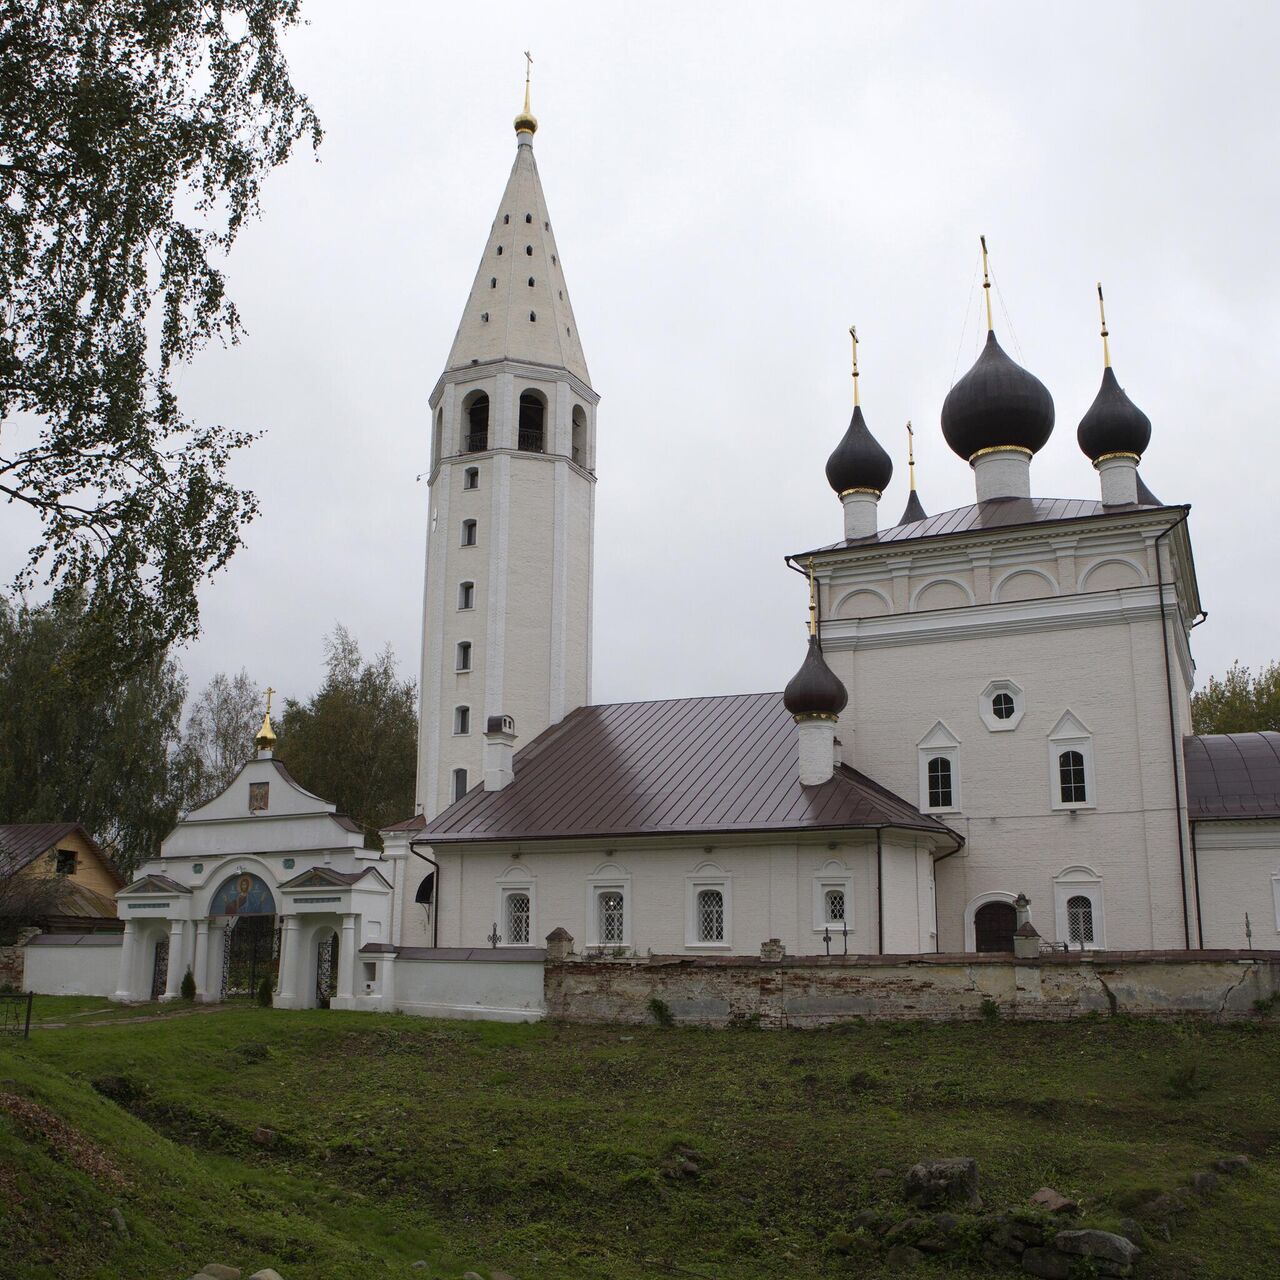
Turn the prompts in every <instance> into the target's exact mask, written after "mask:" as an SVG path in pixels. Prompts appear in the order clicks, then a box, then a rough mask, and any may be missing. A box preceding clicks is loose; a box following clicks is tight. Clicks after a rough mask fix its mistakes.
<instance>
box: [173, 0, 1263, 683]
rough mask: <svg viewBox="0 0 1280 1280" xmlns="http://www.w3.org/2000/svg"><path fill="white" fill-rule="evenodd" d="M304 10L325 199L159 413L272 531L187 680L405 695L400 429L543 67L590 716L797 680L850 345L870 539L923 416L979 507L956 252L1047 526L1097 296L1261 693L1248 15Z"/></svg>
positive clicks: (1074, 451)
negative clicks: (588, 455) (341, 652)
mask: <svg viewBox="0 0 1280 1280" xmlns="http://www.w3.org/2000/svg"><path fill="white" fill-rule="evenodd" d="M304 12H305V14H306V15H307V17H308V18H309V19H310V26H309V27H308V28H307V29H306V30H304V31H302V32H299V33H297V34H296V35H295V36H294V37H293V38H292V39H291V41H290V46H289V52H290V57H291V61H292V63H293V67H294V70H295V73H296V78H297V81H298V83H299V84H300V85H301V86H302V87H303V88H304V89H305V91H306V92H308V93H309V94H310V95H311V97H312V99H313V101H314V103H315V105H316V107H317V109H318V111H319V112H320V115H321V117H322V119H323V122H324V125H325V128H326V130H327V137H326V140H325V143H324V146H323V147H322V149H321V153H320V162H319V163H313V162H312V161H311V160H310V158H309V157H307V156H303V155H301V154H300V155H299V157H298V159H296V160H295V161H294V162H293V163H291V164H290V166H289V167H288V169H286V170H285V171H282V172H280V173H277V174H276V175H275V176H274V177H273V178H272V179H271V180H270V181H269V182H268V184H267V187H266V190H265V200H264V213H263V217H262V219H261V221H260V222H259V223H258V224H256V225H254V226H252V227H250V228H249V229H248V230H247V231H246V232H245V233H244V235H243V236H242V238H241V240H240V242H239V244H238V246H237V248H236V250H235V252H234V255H233V257H232V259H231V263H230V279H231V288H232V293H233V296H234V297H235V298H236V300H237V302H238V304H239V306H240V308H241V311H242V313H243V315H244V317H245V319H246V322H247V325H248V329H249V335H248V337H247V339H246V340H245V341H244V342H243V343H242V345H241V346H239V347H238V348H235V349H232V350H230V351H226V352H222V351H214V352H209V353H208V354H206V355H205V356H204V357H202V358H201V359H200V361H199V362H198V363H197V364H196V365H194V366H192V367H191V368H189V369H187V370H186V371H185V372H184V374H183V375H182V379H181V383H180V388H179V389H180V393H181V395H182V397H183V400H184V403H185V408H186V409H187V410H188V412H190V413H192V414H193V415H194V416H196V417H197V418H200V419H204V420H209V421H212V420H220V421H223V422H226V423H229V424H234V425H237V426H242V427H254V428H260V429H263V430H265V432H266V436H265V438H264V439H263V440H262V441H261V442H260V443H259V444H257V445H256V446H255V447H254V448H253V450H252V451H251V453H249V454H248V455H246V456H245V457H243V458H241V459H239V460H238V461H237V463H236V466H235V470H236V474H237V476H238V478H239V479H241V480H245V481H247V482H249V483H250V484H251V485H252V487H253V488H254V489H255V490H256V491H257V493H258V495H259V497H260V499H261V502H262V505H263V509H264V514H263V516H262V518H261V519H260V520H259V521H258V522H257V523H256V524H255V525H254V526H252V527H251V528H250V530H249V532H248V547H247V548H246V549H245V550H244V551H243V552H241V554H240V555H239V556H237V557H236V559H235V560H234V561H233V562H232V564H231V566H230V568H229V569H228V570H227V571H225V572H224V573H222V574H221V575H220V576H219V577H218V578H217V579H216V580H215V582H214V583H213V584H211V585H210V586H209V587H208V588H207V589H206V590H205V591H204V593H203V606H204V626H205V634H204V637H203V638H202V639H201V641H200V642H199V643H198V644H196V645H194V646H192V647H191V648H189V649H188V650H187V651H185V653H184V654H183V662H184V665H185V666H186V668H187V670H188V671H189V673H190V675H191V677H192V682H193V685H195V686H197V687H198V686H199V685H200V684H201V683H202V682H203V681H204V680H205V679H207V678H208V677H209V676H210V675H212V674H213V673H214V672H215V671H218V670H222V669H227V670H234V669H237V668H239V667H240V666H242V665H243V666H245V667H247V668H248V669H249V671H250V672H251V673H252V674H253V675H254V677H255V678H257V679H259V680H261V681H263V682H264V683H265V682H266V681H270V682H271V683H273V684H274V685H275V686H276V687H277V688H279V689H283V690H284V691H285V692H286V693H288V694H293V695H305V694H307V693H308V692H309V691H310V690H311V689H312V688H313V687H314V686H315V684H316V683H317V681H318V679H319V677H320V671H321V665H322V657H323V654H322V643H321V641H322V637H323V635H324V634H325V633H326V632H327V631H328V630H329V629H330V628H331V627H332V626H333V624H334V623H335V622H338V621H342V622H345V623H346V624H347V625H348V626H349V627H351V628H352V629H353V630H354V631H355V633H356V634H357V636H358V637H359V639H360V641H361V643H362V645H363V646H364V647H365V648H366V649H367V650H372V649H375V648H377V647H379V646H380V645H382V644H383V643H385V642H387V641H390V642H391V643H392V644H393V645H394V647H395V649H396V651H397V654H398V655H399V657H400V661H401V665H402V667H403V668H404V669H405V670H406V672H409V673H413V674H415V675H416V667H417V650H418V646H419V638H420V627H421V595H422V556H423V538H424V528H425V513H426V497H427V495H426V484H425V480H424V481H422V482H417V481H416V480H415V477H416V476H417V475H418V474H419V473H420V472H422V471H424V470H425V468H426V466H427V456H428V448H429V437H428V421H429V419H428V412H427V406H426V399H427V395H428V393H429V392H430V390H431V387H432V384H433V383H434V382H435V379H436V377H437V375H438V373H439V371H440V368H441V366H442V364H443V362H444V359H445V356H446V354H447V352H448V349H449V345H450V342H451V340H452V337H453V332H454V329H455V327H456V324H457V321H458V318H459V316H460V314H461V310H462V306H463V302H464V300H465V298H466V294H467V290H468V288H469V286H470V283H471V279H472V276H473V274H474V272H475V268H476V263H477V260H478V256H479V254H480V253H481V251H482V249H483V246H484V242H485V236H486V232H487V229H488V227H489V223H490V221H491V219H492V217H493V213H494V210H495V209H496V208H497V202H498V199H499V196H500V194H501V192H502V188H503V185H504V183H505V181H506V177H507V173H508V170H509V168H510V165H511V161H512V158H513V154H514V148H515V138H514V134H513V133H512V129H511V118H512V116H513V115H514V113H515V111H516V109H517V107H518V106H519V103H520V94H521V91H522V84H521V80H522V76H523V60H522V57H521V51H522V50H523V49H525V48H526V47H531V48H532V50H533V53H534V57H535V69H534V103H533V105H534V111H535V113H536V114H537V116H538V117H539V121H540V126H541V127H540V129H539V132H538V135H537V139H536V143H535V149H536V151H537V155H538V161H539V167H540V169H541V173H542V178H543V183H544V186H545V188H546V194H547V200H548V204H549V207H550V209H551V216H552V218H553V220H554V224H555V228H556V237H557V242H558V245H559V247H560V250H561V252H562V255H563V260H564V267H565V272H566V276H567V279H568V282H569V287H570V292H571V297H572V300H573V305H574V309H575V312H576V315H577V321H578V327H579V331H580V333H581V335H582V339H583V344H584V347H585V349H586V354H587V360H588V363H589V365H590V369H591V374H592V381H593V383H594V385H595V387H596V389H597V390H598V391H599V392H600V393H601V394H602V396H603V400H602V402H601V406H600V416H599V459H598V461H599V490H598V507H597V510H598V525H597V530H596V538H597V554H596V566H597V568H596V574H597V577H596V592H597V605H596V631H595V662H596V665H595V671H596V678H595V689H594V696H595V698H596V700H599V701H609V700H616V699H622V698H647V697H658V696H665V695H676V694H690V693H722V692H736V691H743V690H756V689H769V688H780V687H781V685H782V684H783V683H784V682H785V681H786V680H787V678H788V677H789V676H790V675H791V673H792V671H793V670H794V668H795V666H796V665H797V663H798V661H799V659H800V657H801V648H802V625H803V622H804V616H805V608H804V604H805V601H804V590H803V587H802V585H801V583H800V581H799V579H798V578H796V577H795V576H794V575H793V574H792V573H791V572H789V571H788V570H787V569H786V568H785V567H784V565H783V563H782V556H783V554H784V553H786V552H788V551H796V550H801V549H803V548H806V547H809V546H813V545H816V544H820V543H824V542H828V541H832V540H834V539H836V538H837V537H838V536H840V530H841V511H840V506H839V503H838V502H837V500H836V498H835V497H834V495H833V494H832V493H831V491H830V490H829V488H828V487H827V485H826V481H825V479H824V476H823V471H822V468H823V463H824V461H825V459H826V456H827V454H828V452H829V451H830V450H831V449H832V447H833V446H834V445H835V443H836V441H837V440H838V439H839V437H840V435H841V433H842V432H843V430H844V428H845V425H846V424H847V421H848V402H849V377H848V335H847V328H848V326H849V324H850V323H856V324H857V325H858V330H859V335H860V338H861V339H862V346H861V357H862V361H861V362H862V373H863V377H862V380H861V381H862V400H863V407H864V410H865V412H866V415H867V420H868V422H869V424H870V426H871V429H872V431H873V432H875V434H876V435H877V436H878V437H879V439H880V440H881V442H882V443H884V444H885V446H886V447H888V448H889V449H890V450H891V452H893V454H894V456H895V459H897V460H898V468H897V473H896V474H895V477H894V481H893V484H892V486H891V488H890V489H889V491H888V493H887V495H886V497H885V499H884V502H883V504H882V511H883V512H884V513H885V519H884V520H882V523H892V522H894V521H895V520H896V518H897V515H898V513H899V512H900V511H901V508H902V506H903V503H904V502H905V500H906V466H905V458H904V457H903V456H902V455H903V453H904V447H903V446H904V433H903V424H904V422H905V421H906V419H907V418H911V419H912V420H913V421H914V423H915V426H916V429H917V436H916V439H917V457H918V462H919V472H920V490H921V497H922V499H923V501H924V504H925V506H926V508H927V509H928V510H929V511H931V512H934V511H941V510H945V509H947V508H950V507H955V506H960V505H962V504H964V503H967V502H970V501H972V494H973V482H972V475H971V473H970V471H969V468H968V467H967V466H966V465H965V464H964V463H963V462H962V461H961V460H960V459H958V458H956V457H955V456H954V455H952V454H951V453H950V452H949V451H948V450H947V448H946V446H945V445H944V443H943V441H942V438H941V434H940V432H939V428H938V414H939V409H940V407H941V404H942V400H943V397H944V396H945V394H946V392H947V389H948V387H949V386H950V384H951V383H952V381H953V380H954V379H955V377H957V376H958V375H959V374H961V373H963V372H964V370H965V369H966V368H967V367H968V365H969V363H970V362H971V361H972V359H973V358H974V357H975V355H976V354H977V350H978V345H979V342H980V340H981V336H982V334H981V327H980V325H979V324H978V307H979V305H980V303H979V299H980V294H981V289H980V288H979V289H976V290H975V289H974V287H973V286H974V283H975V278H976V270H977V256H978V253H977V251H978V235H979V233H980V232H985V233H986V235H987V238H988V243H989V245H990V246H991V251H992V267H993V271H994V274H995V278H996V280H997V283H998V285H999V289H1000V294H1001V296H1002V298H1003V302H1004V305H1005V306H1006V307H1007V311H1008V317H1009V319H1008V320H1006V319H1005V318H1004V317H1003V316H1002V315H1001V314H1000V312H999V311H998V312H997V328H998V330H999V331H1000V333H1001V338H1002V341H1003V342H1004V344H1005V346H1006V349H1008V350H1009V351H1010V353H1011V354H1013V355H1014V356H1015V357H1016V358H1020V359H1021V362H1022V363H1024V364H1026V365H1027V366H1028V367H1029V368H1030V369H1031V370H1032V371H1033V372H1035V373H1036V374H1037V375H1038V376H1039V377H1040V378H1041V379H1042V380H1043V381H1044V382H1045V383H1046V385H1047V386H1048V387H1049V389H1050V391H1051V392H1052V393H1053V397H1054V400H1055V403H1056V406H1057V412H1058V426H1057V429H1056V431H1055V433H1054V436H1053V439H1052V440H1051V441H1050V443H1049V445H1048V446H1047V447H1046V448H1045V450H1044V451H1043V452H1042V453H1041V454H1040V456H1039V457H1038V459H1037V460H1036V462H1035V464H1034V466H1033V468H1032V484H1033V489H1034V491H1035V492H1036V493H1037V494H1038V495H1046V496H1061V497H1074V496H1083V497H1094V496H1096V495H1097V493H1098V481H1097V477H1096V475H1095V474H1094V472H1093V471H1092V469H1091V468H1090V466H1089V464H1088V462H1087V461H1086V460H1085V459H1084V457H1083V456H1082V455H1081V454H1080V452H1079V450H1078V448H1077V447H1076V443H1075V426H1076V423H1077V422H1078V421H1079V418H1080V416H1081V414H1082V413H1083V412H1084V410H1085V409H1086V408H1087V407H1088V405H1089V403H1090V401H1091V400H1092V398H1093V395H1094V392H1095V391H1096V388H1097V384H1098V380H1099V377H1100V374H1101V353H1100V344H1099V340H1098V336H1097V330H1098V325H1097V315H1096V302H1095V297H1094V292H1093V289H1094V282H1095V281H1096V280H1098V279H1101V280H1102V281H1103V282H1104V284H1105V287H1106V292H1107V302H1108V319H1109V321H1110V324H1111V329H1112V335H1113V341H1112V351H1113V356H1114V361H1115V365H1116V371H1117V374H1118V376H1119V378H1120V380H1121V382H1122V383H1123V384H1124V385H1125V387H1126V389H1127V390H1128V391H1129V393H1130V394H1131V395H1132V397H1133V398H1134V400H1135V401H1136V402H1137V403H1138V404H1139V405H1140V406H1141V407H1142V408H1143V409H1145V410H1146V412H1147V413H1148V414H1149V415H1150V417H1151V420H1152V423H1153V425H1154V434H1153V438H1152V443H1151V447H1150V450H1149V453H1148V455H1147V459H1146V460H1145V462H1144V466H1143V475H1144V478H1145V479H1146V480H1147V482H1148V483H1149V485H1150V486H1151V488H1152V489H1153V490H1154V491H1155V492H1156V493H1157V494H1158V495H1159V496H1160V497H1161V498H1162V499H1163V500H1165V501H1166V502H1190V503H1192V504H1193V506H1194V510H1193V513H1192V524H1191V531H1192V537H1193V539H1194V542H1195V548H1196V563H1197V568H1198V571H1199V576H1200V583H1201V589H1202V592H1203V596H1204V602H1205V607H1206V608H1207V609H1208V611H1209V620H1208V622H1207V623H1206V624H1205V625H1204V626H1202V627H1200V628H1199V629H1198V630H1197V631H1196V633H1195V653H1196V657H1197V660H1198V664H1199V671H1200V677H1201V679H1202V680H1203V679H1204V678H1207V675H1208V674H1209V673H1211V672H1220V671H1221V670H1223V669H1224V668H1225V667H1226V666H1227V664H1228V663H1229V662H1230V661H1231V660H1232V659H1233V658H1235V657H1237V656H1238V657H1240V658H1241V659H1243V660H1244V661H1245V662H1248V663H1252V664H1257V663H1260V662H1262V661H1264V660H1267V659H1270V658H1272V657H1278V656H1280V642H1278V641H1277V638H1276V635H1275V631H1276V625H1275V624H1276V616H1277V611H1276V604H1275V594H1274V592H1275V584H1276V582H1277V580H1280V573H1278V570H1280V548H1278V546H1277V539H1276V536H1275V533H1274V523H1275V521H1274V512H1275V509H1276V478H1275V474H1274V471H1275V465H1276V461H1277V446H1276V444H1275V430H1276V405H1275V396H1274V394H1273V380H1274V375H1273V372H1272V367H1273V363H1274V352H1275V351H1276V349H1277V346H1278V345H1280V278H1278V277H1280V269H1278V267H1277V261H1276V255H1275V251H1274V247H1273V246H1274V240H1275V235H1276V197H1277V186H1278V185H1280V180H1278V178H1277V174H1278V173H1280V165H1278V164H1277V159H1278V157H1277V140H1276V139H1277V127H1276V126H1277V117H1278V115H1280V113H1278V111H1277V107H1278V106H1280V76H1277V74H1276V69H1277V68H1276V63H1277V54H1276V48H1277V42H1278V38H1280V20H1278V19H1280V11H1278V10H1277V9H1276V7H1275V6H1274V5H1269V4H1253V5H1247V4H1231V5H1223V6H1218V7H1215V8H1214V9H1213V10H1212V11H1210V10H1208V9H1206V8H1205V6H1204V5H1203V4H1200V5H1191V4H1173V3H1168V2H1167V0H1161V2H1160V3H1149V4H1142V5H1138V4H1115V3H1108V4H1081V3H1075V4H1071V5H1053V6H1049V5H1028V4H1025V3H1018V4H973V3H970V4H965V5H952V4H941V3H938V4H929V5H918V4H901V3H895V4H892V5H890V4H884V3H877V4H868V3H856V4H855V3H848V2H845V3H839V4H825V5H819V4H807V5H803V6H799V5H795V6H785V7H784V6H780V5H777V4H772V5H765V4H745V3H742V2H741V0H738V2H736V3H732V4H689V3H683V4H674V3H657V4H655V3H649V4H645V5H627V6H615V5H609V4H590V5H588V4H578V5H571V4H542V3H540V4H537V5H531V4H529V3H527V2H526V3H522V4H519V5H511V4H504V3H489V4H485V5H449V6H445V5H426V4H422V3H376V4H353V3H350V2H349V0H348V2H347V3H341V2H339V0H306V3H305V5H304ZM1210 13H1212V17H1211V20H1210ZM1010 321H1011V323H1012V334H1011V333H1010ZM962 335H963V341H962Z"/></svg>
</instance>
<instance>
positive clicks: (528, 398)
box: [519, 391, 547, 453]
mask: <svg viewBox="0 0 1280 1280" xmlns="http://www.w3.org/2000/svg"><path fill="white" fill-rule="evenodd" d="M546 414H547V402H546V401H545V400H543V398H542V397H541V396H540V395H539V394H538V393H537V392H536V391H524V392H521V395H520V436H519V446H520V448H521V449H523V450H524V451H525V452H526V453H545V452H546V447H545V446H546V426H545V424H546Z"/></svg>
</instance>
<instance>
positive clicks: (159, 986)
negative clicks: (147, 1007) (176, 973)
mask: <svg viewBox="0 0 1280 1280" xmlns="http://www.w3.org/2000/svg"><path fill="white" fill-rule="evenodd" d="M168 979H169V935H168V934H165V936H164V937H163V938H161V939H160V941H159V942H157V943H156V962H155V964H154V965H153V966H152V968H151V998H152V1000H159V999H160V997H161V996H162V995H164V989H165V987H166V985H167V984H168Z"/></svg>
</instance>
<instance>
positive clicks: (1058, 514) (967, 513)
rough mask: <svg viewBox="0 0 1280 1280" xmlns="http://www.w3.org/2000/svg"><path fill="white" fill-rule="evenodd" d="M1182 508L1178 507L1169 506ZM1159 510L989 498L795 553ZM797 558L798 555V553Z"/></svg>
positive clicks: (1089, 502)
mask: <svg viewBox="0 0 1280 1280" xmlns="http://www.w3.org/2000/svg"><path fill="white" fill-rule="evenodd" d="M1170 509H1171V510H1181V509H1182V508H1180V507H1175V508H1170ZM1143 510H1159V506H1158V505H1157V506H1156V507H1154V508H1153V507H1151V506H1148V505H1147V504H1145V503H1125V504H1124V505H1123V506H1115V507H1104V506H1103V505H1102V503H1101V502H1097V501H1094V500H1093V499H1086V498H991V499H989V500H988V501H986V502H977V503H971V504H970V505H969V506H967V507H956V508H955V509H954V510H953V511H943V512H940V513H939V514H938V515H936V516H926V517H925V519H923V520H912V521H909V522H908V523H906V524H898V525H894V526H893V527H892V528H889V529H881V530H880V531H879V532H878V533H876V534H874V535H869V536H868V537H865V538H854V539H852V540H845V541H842V542H832V543H830V544H828V545H827V546H825V547H815V548H814V549H813V550H812V551H805V552H800V553H798V555H799V556H805V555H817V554H819V553H820V552H823V551H842V550H844V549H845V548H846V547H873V546H876V545H878V544H885V543H891V542H915V541H918V540H919V539H921V538H943V537H947V536H949V535H952V534H961V533H980V532H982V531H983V530H984V529H1009V528H1016V527H1017V526H1019V525H1035V524H1052V523H1055V522H1058V521H1067V520H1082V519H1088V518H1090V517H1093V516H1113V515H1122V514H1127V513H1129V512H1131V511H1143ZM797 558H798V557H797Z"/></svg>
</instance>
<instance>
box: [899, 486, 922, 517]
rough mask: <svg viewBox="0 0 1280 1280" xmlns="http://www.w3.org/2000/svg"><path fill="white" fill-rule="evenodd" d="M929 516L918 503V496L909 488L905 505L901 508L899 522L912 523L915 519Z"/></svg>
mask: <svg viewBox="0 0 1280 1280" xmlns="http://www.w3.org/2000/svg"><path fill="white" fill-rule="evenodd" d="M928 518H929V517H928V516H927V515H926V514H925V510H924V507H923V506H921V504H920V497H919V495H918V494H917V493H916V491H915V490H914V489H912V490H911V493H910V495H909V496H908V498H907V505H906V507H904V508H903V511H902V519H901V520H899V521H898V523H899V524H914V523H915V522H916V521H917V520H927V519H928Z"/></svg>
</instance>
